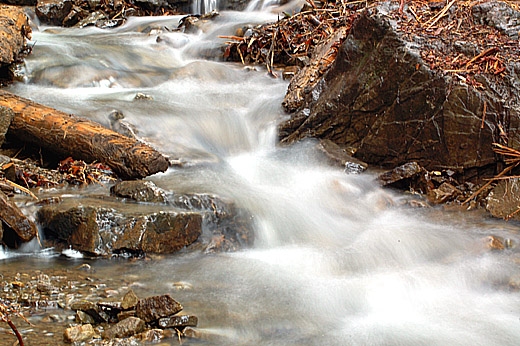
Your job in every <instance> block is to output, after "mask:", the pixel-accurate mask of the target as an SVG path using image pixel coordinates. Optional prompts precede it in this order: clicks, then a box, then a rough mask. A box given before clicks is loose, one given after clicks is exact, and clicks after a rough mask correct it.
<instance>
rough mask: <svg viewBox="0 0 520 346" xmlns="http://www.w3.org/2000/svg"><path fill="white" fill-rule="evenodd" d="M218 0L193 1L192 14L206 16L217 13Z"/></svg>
mask: <svg viewBox="0 0 520 346" xmlns="http://www.w3.org/2000/svg"><path fill="white" fill-rule="evenodd" d="M218 5H219V2H218V0H194V1H193V3H192V5H191V9H192V13H193V14H206V13H210V12H211V11H218V9H219V8H218Z"/></svg>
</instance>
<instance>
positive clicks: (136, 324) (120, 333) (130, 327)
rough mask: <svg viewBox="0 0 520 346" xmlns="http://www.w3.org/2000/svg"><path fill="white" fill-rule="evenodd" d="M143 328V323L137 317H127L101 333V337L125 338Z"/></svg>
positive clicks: (139, 331)
mask: <svg viewBox="0 0 520 346" xmlns="http://www.w3.org/2000/svg"><path fill="white" fill-rule="evenodd" d="M144 329H145V323H144V321H143V320H142V319H140V318H137V317H128V318H126V319H124V320H122V321H120V322H118V323H117V324H115V325H114V326H112V327H110V328H109V329H107V330H105V331H104V332H103V334H102V337H103V339H114V338H127V337H129V336H132V335H135V334H138V333H141V332H142V331H143V330H144Z"/></svg>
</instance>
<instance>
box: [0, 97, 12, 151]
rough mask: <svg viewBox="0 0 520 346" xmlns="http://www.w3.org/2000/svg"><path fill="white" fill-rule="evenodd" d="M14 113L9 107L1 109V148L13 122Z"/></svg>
mask: <svg viewBox="0 0 520 346" xmlns="http://www.w3.org/2000/svg"><path fill="white" fill-rule="evenodd" d="M13 117H14V112H13V110H12V109H10V108H7V107H3V106H1V107H0V146H1V145H2V144H3V143H4V140H5V134H6V133H7V130H8V129H9V125H11V120H13Z"/></svg>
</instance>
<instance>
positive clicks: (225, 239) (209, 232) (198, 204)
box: [168, 193, 254, 252]
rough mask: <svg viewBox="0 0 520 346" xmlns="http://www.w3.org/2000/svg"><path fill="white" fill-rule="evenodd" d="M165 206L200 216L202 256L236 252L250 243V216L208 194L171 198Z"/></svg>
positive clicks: (229, 202)
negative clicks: (202, 231)
mask: <svg viewBox="0 0 520 346" xmlns="http://www.w3.org/2000/svg"><path fill="white" fill-rule="evenodd" d="M168 202H169V203H170V204H171V205H173V206H175V207H178V208H183V209H187V210H193V211H198V212H201V213H202V214H203V229H204V234H203V238H204V239H202V240H203V242H205V243H207V245H206V252H220V251H236V250H238V249H241V248H246V247H250V246H252V245H253V243H254V225H253V218H252V216H251V215H250V214H249V213H248V212H247V211H245V210H242V209H240V208H237V207H236V205H235V203H234V202H231V201H228V200H225V199H222V198H220V197H218V196H215V195H209V194H175V193H174V194H172V195H169V196H168Z"/></svg>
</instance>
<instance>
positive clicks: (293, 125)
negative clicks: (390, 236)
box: [279, 5, 520, 172]
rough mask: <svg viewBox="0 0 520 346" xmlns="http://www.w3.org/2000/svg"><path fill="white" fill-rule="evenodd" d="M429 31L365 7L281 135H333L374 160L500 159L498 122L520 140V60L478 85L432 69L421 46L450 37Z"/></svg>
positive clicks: (513, 140)
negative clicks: (405, 29) (421, 36)
mask: <svg viewBox="0 0 520 346" xmlns="http://www.w3.org/2000/svg"><path fill="white" fill-rule="evenodd" d="M396 6H397V5H396ZM430 41H431V42H428V41H421V42H420V41H417V42H416V41H413V39H409V38H407V36H405V35H404V34H403V33H402V32H400V31H398V30H396V29H395V28H394V26H393V23H392V22H391V21H390V20H389V17H388V16H386V15H385V14H384V13H382V12H379V10H378V9H371V10H366V11H364V13H363V14H362V15H360V17H359V18H358V19H357V20H356V21H355V22H354V23H353V25H352V28H351V30H350V32H349V34H348V36H347V38H346V39H345V41H344V43H343V44H342V45H341V48H340V50H339V52H338V55H337V58H336V61H335V63H334V65H333V66H332V68H331V70H330V71H329V72H328V73H327V74H326V75H325V77H324V78H322V79H321V80H320V81H319V82H318V83H317V84H316V86H313V87H310V88H308V90H305V88H304V89H302V90H304V91H305V95H304V101H303V102H302V105H301V106H300V107H298V108H297V110H296V111H295V113H294V114H293V115H292V116H291V118H290V119H289V120H287V121H285V122H283V123H281V125H280V127H279V137H280V140H281V142H282V143H292V142H295V141H298V140H301V139H303V138H305V137H316V138H322V139H329V140H331V141H333V142H334V143H336V144H338V145H339V146H340V147H353V148H355V149H356V152H355V154H354V156H355V157H356V158H359V159H361V160H363V161H364V162H367V163H368V164H372V165H376V166H381V167H388V168H391V167H396V166H399V165H402V164H403V163H406V162H410V161H415V162H417V163H418V164H419V165H420V166H422V167H424V168H426V169H427V170H439V171H440V170H444V169H452V170H454V171H457V172H463V171H465V170H467V169H473V168H475V169H483V168H485V167H488V166H490V165H494V164H495V154H494V152H493V150H492V145H491V144H492V143H493V142H495V141H497V140H498V139H499V138H501V137H500V136H501V130H500V129H503V131H505V134H506V135H507V137H508V139H509V144H510V146H513V147H515V146H516V145H517V144H518V143H520V135H519V134H520V131H518V128H519V125H520V121H519V120H520V114H519V113H520V112H519V110H520V107H519V102H518V96H517V95H520V84H519V83H518V82H517V81H518V74H519V72H518V71H520V69H519V68H518V66H517V65H515V63H511V64H510V65H509V66H508V67H507V74H506V75H505V76H504V77H503V78H502V77H501V78H500V80H497V79H496V78H494V77H493V76H489V75H484V74H481V75H478V76H476V77H475V78H476V80H477V82H478V83H480V84H481V85H482V88H476V87H474V86H471V85H468V84H466V83H464V82H463V81H462V80H460V78H457V77H456V76H452V75H449V74H446V73H444V72H443V71H441V70H432V69H430V67H429V65H428V64H426V63H425V62H424V61H423V60H422V58H421V55H420V51H419V49H418V48H419V47H421V49H428V44H432V45H434V44H435V45H437V46H436V49H435V50H443V49H444V48H446V47H447V48H449V45H450V44H451V43H445V42H442V41H441V40H435V39H431V40H430ZM443 44H444V45H445V46H442V45H443ZM432 47H433V46H432ZM447 48H446V49H447ZM432 49H433V48H432ZM294 80H296V78H295V79H293V81H294ZM484 105H485V106H484ZM288 110H290V109H288ZM484 110H486V115H485V119H484V120H483V111H484ZM505 119H507V120H505Z"/></svg>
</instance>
